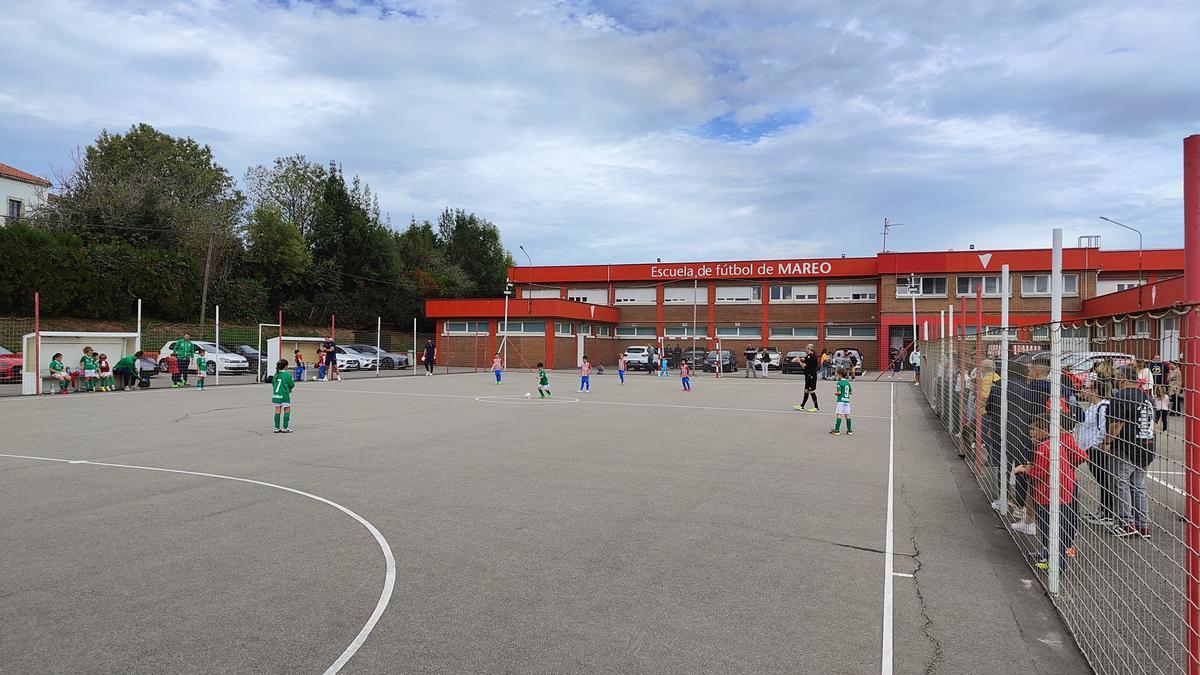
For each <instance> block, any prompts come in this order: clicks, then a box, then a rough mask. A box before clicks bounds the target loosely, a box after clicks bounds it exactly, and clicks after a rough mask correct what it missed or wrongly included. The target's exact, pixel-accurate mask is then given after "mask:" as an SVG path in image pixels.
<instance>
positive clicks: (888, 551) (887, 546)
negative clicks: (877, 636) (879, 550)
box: [880, 383, 896, 675]
mask: <svg viewBox="0 0 1200 675" xmlns="http://www.w3.org/2000/svg"><path fill="white" fill-rule="evenodd" d="M888 404H889V407H888V410H889V412H890V413H891V414H890V415H889V416H888V489H887V530H886V535H885V538H884V545H883V551H884V553H883V655H882V663H883V665H882V668H881V669H880V672H881V673H883V675H891V672H892V579H893V577H894V576H895V569H894V567H893V562H894V561H893V557H894V548H895V547H894V544H895V540H894V537H893V536H892V527H893V525H894V523H895V520H894V512H893V508H892V504H893V502H892V484H893V483H894V479H895V467H896V385H895V384H894V383H893V384H892V386H891V387H890V388H889V389H888Z"/></svg>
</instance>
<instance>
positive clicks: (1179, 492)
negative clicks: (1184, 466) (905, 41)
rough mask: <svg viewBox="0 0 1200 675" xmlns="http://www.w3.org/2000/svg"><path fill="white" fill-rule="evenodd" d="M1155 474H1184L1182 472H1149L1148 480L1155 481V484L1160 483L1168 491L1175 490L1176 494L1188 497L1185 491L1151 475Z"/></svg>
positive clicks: (1147, 474)
mask: <svg viewBox="0 0 1200 675" xmlns="http://www.w3.org/2000/svg"><path fill="white" fill-rule="evenodd" d="M1155 473H1183V472H1182V471H1147V472H1146V478H1149V479H1150V480H1152V481H1154V482H1155V483H1158V484H1159V485H1162V486H1164V487H1166V488H1167V489H1168V490H1174V491H1175V492H1177V493H1178V494H1181V495H1183V496H1184V497H1186V496H1187V493H1186V492H1184V491H1183V490H1181V489H1179V488H1177V487H1175V486H1174V485H1171V484H1170V483H1168V482H1166V481H1164V480H1159V479H1157V478H1155V477H1154V476H1152V475H1150V474H1155Z"/></svg>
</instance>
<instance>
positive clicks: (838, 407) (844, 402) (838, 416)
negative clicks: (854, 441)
mask: <svg viewBox="0 0 1200 675" xmlns="http://www.w3.org/2000/svg"><path fill="white" fill-rule="evenodd" d="M837 374H838V382H837V391H836V392H835V393H834V397H833V414H834V419H833V428H832V429H830V430H829V433H831V434H833V435H834V436H836V435H838V434H839V433H841V430H842V420H843V419H844V420H846V434H847V435H849V436H853V435H854V423H853V422H851V421H850V394H851V393H853V391H854V388H853V387H851V386H850V380H848V379H846V369H845V368H842V369H841V370H839V371H838V373H837Z"/></svg>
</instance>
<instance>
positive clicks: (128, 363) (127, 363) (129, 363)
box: [113, 354, 138, 375]
mask: <svg viewBox="0 0 1200 675" xmlns="http://www.w3.org/2000/svg"><path fill="white" fill-rule="evenodd" d="M118 368H125V369H127V370H128V371H129V372H131V373H133V374H134V375H137V374H138V369H137V366H135V365H134V364H133V354H130V355H128V356H122V357H121V360H120V361H117V365H115V366H113V370H116V369H118Z"/></svg>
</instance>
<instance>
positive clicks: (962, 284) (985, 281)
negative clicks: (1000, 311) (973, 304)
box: [956, 277, 1004, 297]
mask: <svg viewBox="0 0 1200 675" xmlns="http://www.w3.org/2000/svg"><path fill="white" fill-rule="evenodd" d="M1002 282H1003V279H1001V278H1000V277H958V280H957V282H956V284H957V293H958V295H959V296H964V295H965V296H972V295H975V293H976V292H977V289H978V288H979V286H980V284H982V285H983V294H984V295H985V296H992V297H999V296H1000V294H1001V292H1002V291H1003V288H1002V287H1003V285H1004V284H1003V283H1002Z"/></svg>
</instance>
